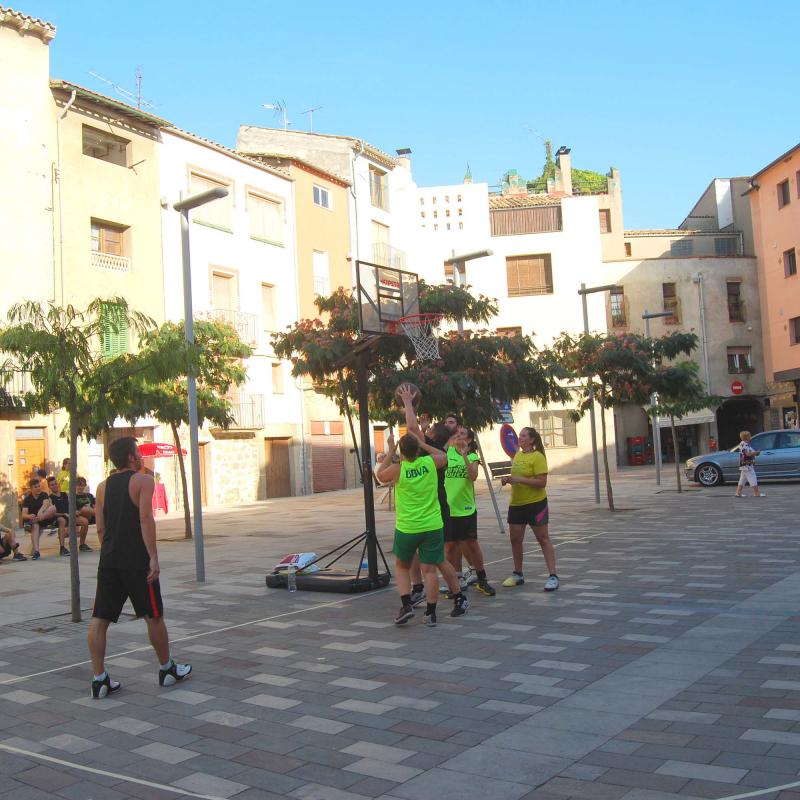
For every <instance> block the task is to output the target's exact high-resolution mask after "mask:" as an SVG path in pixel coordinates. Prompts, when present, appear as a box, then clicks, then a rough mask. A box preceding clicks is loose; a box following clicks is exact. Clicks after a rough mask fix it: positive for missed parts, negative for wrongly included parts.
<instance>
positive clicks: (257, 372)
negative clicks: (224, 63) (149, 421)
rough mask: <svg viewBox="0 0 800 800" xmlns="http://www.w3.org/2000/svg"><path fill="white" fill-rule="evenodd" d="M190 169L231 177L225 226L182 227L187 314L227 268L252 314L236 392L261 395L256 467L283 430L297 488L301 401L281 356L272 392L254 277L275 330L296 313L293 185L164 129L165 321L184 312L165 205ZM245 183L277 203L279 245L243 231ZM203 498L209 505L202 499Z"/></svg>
mask: <svg viewBox="0 0 800 800" xmlns="http://www.w3.org/2000/svg"><path fill="white" fill-rule="evenodd" d="M193 168H194V169H199V170H200V171H201V172H205V173H208V174H209V175H213V176H220V177H223V178H225V179H227V180H229V181H231V187H230V189H231V192H232V196H233V199H232V212H231V230H232V232H230V233H229V232H226V231H221V230H217V229H215V228H212V227H208V226H206V225H203V224H201V223H199V222H192V224H191V226H190V235H191V264H192V303H193V306H194V311H195V316H196V317H197V316H199V315H202V313H203V312H204V311H210V310H211V309H212V308H213V302H212V296H211V290H212V272H213V271H214V270H218V271H221V272H224V273H230V274H232V275H234V276H235V281H236V284H237V294H238V297H237V308H238V310H239V311H241V312H245V313H247V314H251V315H253V316H254V317H255V331H256V336H257V340H256V342H255V346H254V353H253V356H252V357H251V358H250V359H249V360H248V361H247V372H248V377H247V383H246V384H245V385H243V386H242V387H240V388H239V389H238V390H237V391H238V392H240V393H247V394H251V395H263V398H264V407H263V416H264V425H265V427H264V429H262V430H260V431H256V433H255V442H256V445H255V446H256V450H257V453H256V456H257V458H258V463H259V469H260V470H263V468H264V463H263V459H264V446H263V439H264V437H265V436H269V435H272V434H275V435H283V433H284V432H285V433H287V435H291V436H292V442H291V453H292V463H291V472H292V490H293V493H295V494H297V493H300V491H301V488H302V485H303V475H302V473H301V461H300V446H299V439H298V437H299V436H300V435H301V433H300V431H301V424H302V410H301V403H302V401H301V397H300V392H299V390H298V388H297V386H296V384H295V381H294V379H293V378H292V376H291V365H290V364H289V363H288V362H282V363H281V367H280V368H281V370H282V375H283V392H282V393H276V392H275V391H274V389H275V387H273V381H272V377H273V371H272V369H273V367H272V365H273V364H274V363H278V362H277V359H275V358H274V356H273V354H272V348H271V344H270V339H269V334H268V333H266V332H265V327H266V326H265V325H264V317H263V309H262V291H261V286H262V284H270V285H272V286H274V287H275V288H274V293H275V297H274V313H275V327H276V328H277V329H283V328H284V327H285V326H287V325H289V324H291V323H293V322H294V321H295V320H296V319H297V318H298V298H297V270H296V263H295V231H294V215H293V209H294V199H293V194H292V192H293V184H292V182H291V181H290V180H289V179H288V178H282V177H280V176H278V175H275V174H274V173H272V172H269V171H267V170H264V169H261V168H259V167H258V166H255V165H251V164H247V163H245V162H243V161H242V160H241V159H239V158H236V157H235V156H232V155H229V154H227V153H225V152H223V151H220V150H217V149H215V148H213V147H211V146H207V145H204V144H201V143H199V142H197V141H194V140H189V139H186V138H184V137H183V136H180V135H177V134H174V133H171V132H169V131H164V133H163V148H162V158H161V175H162V196H163V200H164V201H165V203H166V205H165V207H164V211H163V248H164V296H165V305H166V307H165V316H166V318H167V319H171V320H180V319H183V316H184V314H183V276H182V266H181V242H180V219H179V214H178V213H177V212H176V211H174V210H172V208H171V206H172V203H174V202H175V201H176V200H177V199H178V198H179V197H180V194H181V192H183V193H184V194H186V193H188V191H189V175H190V172H191V171H192V169H193ZM250 190H252V191H256V192H258V193H260V194H263V195H265V196H268V197H272V198H275V199H278V200H280V201H281V202H282V203H283V230H282V243H281V244H270V243H267V242H263V241H258V240H256V239H253V238H251V235H250V222H249V218H248V212H247V205H246V202H247V193H248V191H250ZM191 213H192V214H194V213H196V212H191ZM203 440H204V441H206V442H208V443H209V444H214V442H213V437H212V436H211V434H210V433H209V431H208V426H206V427H205V429H204V431H203V432H202V433H201V441H203ZM216 444H220V442H217V443H216ZM207 475H208V472H207ZM212 483H214V484H215V488H214V489H211V490H209V488H208V487H207V492H208V491H211V492H212V493H213V494H214V500H215V501H216V502H219V503H222V502H227V501H226V499H225V498H224V497H223V495H222V493H221V490H219V489H218V487H216V484H217V481H216V479H215V478H213V477H212ZM263 489H264V486H263V476H262V479H259V488H258V495H259V499H260V498H262V497H263ZM253 499H256V498H253ZM209 504H213V503H212V501H211V499H210V498H209Z"/></svg>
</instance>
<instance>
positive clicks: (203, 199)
mask: <svg viewBox="0 0 800 800" xmlns="http://www.w3.org/2000/svg"><path fill="white" fill-rule="evenodd" d="M227 196H228V190H227V189H225V188H224V187H222V186H217V187H215V188H214V189H208V190H207V191H205V192H198V193H197V194H193V195H189V197H184V198H183V199H182V200H178V202H177V203H173V204H172V207H173V208H174V209H175V210H176V211H191V210H192V209H193V208H197V207H198V206H204V205H205V204H206V203H211V202H212V201H214V200H219V199H220V198H221V197H227Z"/></svg>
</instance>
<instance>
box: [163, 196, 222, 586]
mask: <svg viewBox="0 0 800 800" xmlns="http://www.w3.org/2000/svg"><path fill="white" fill-rule="evenodd" d="M227 195H228V190H227V189H223V188H222V187H221V186H220V187H217V188H216V189H209V190H208V191H205V192H199V193H198V194H193V195H191V196H190V197H186V198H183V197H181V199H180V200H179V201H178V202H177V203H174V204H173V206H172V207H173V208H174V209H175V210H176V211H178V212H180V215H181V260H182V263H183V316H184V323H183V324H184V330H185V333H186V343H187V344H189V345H193V344H194V312H193V311H192V270H191V258H190V254H189V212H190V211H191V210H192V209H193V208H197V207H198V206H202V205H205V204H206V203H211V202H212V201H214V200H219V199H220V198H222V197H227ZM187 383H188V394H189V449H190V454H189V455H190V459H191V465H192V521H193V523H194V524H193V529H194V531H193V533H194V565H195V578H196V580H197V582H198V583H205V580H206V564H205V555H204V552H203V507H202V502H201V499H200V445H199V442H198V435H197V427H198V426H197V380H196V378H195V375H194V369H190V370H189V374H188V375H187Z"/></svg>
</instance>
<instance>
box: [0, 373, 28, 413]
mask: <svg viewBox="0 0 800 800" xmlns="http://www.w3.org/2000/svg"><path fill="white" fill-rule="evenodd" d="M32 391H33V385H32V384H31V380H30V375H29V374H28V373H27V372H11V373H9V374H7V375H4V376H2V377H1V378H0V414H12V415H18V414H23V415H24V414H26V413H27V411H26V410H25V393H26V392H32Z"/></svg>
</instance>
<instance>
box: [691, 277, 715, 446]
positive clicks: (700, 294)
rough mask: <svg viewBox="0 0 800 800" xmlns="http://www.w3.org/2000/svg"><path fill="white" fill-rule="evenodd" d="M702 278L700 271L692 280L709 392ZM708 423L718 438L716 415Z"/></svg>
mask: <svg viewBox="0 0 800 800" xmlns="http://www.w3.org/2000/svg"><path fill="white" fill-rule="evenodd" d="M703 280H704V279H703V273H702V272H698V273H697V275H695V277H694V282H695V283H696V284H697V294H698V301H699V304H700V332H701V340H702V342H703V371H704V372H705V375H706V392H707V393H708V394H711V373H710V370H709V366H708V331H707V329H706V296H705V286H704V283H703ZM709 424H710V426H711V427H710V434H711V435H712V436H713V437H714V438H715V439H717V440H718V439H719V435H718V432H717V420H716V415H715V417H714V421H713V422H711V423H709Z"/></svg>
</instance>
